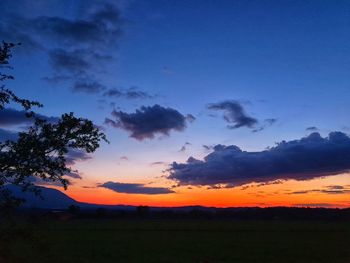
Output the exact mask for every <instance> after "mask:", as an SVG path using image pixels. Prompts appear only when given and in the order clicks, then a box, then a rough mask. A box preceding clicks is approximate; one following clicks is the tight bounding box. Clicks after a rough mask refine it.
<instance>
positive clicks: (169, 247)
mask: <svg viewBox="0 0 350 263" xmlns="http://www.w3.org/2000/svg"><path fill="white" fill-rule="evenodd" d="M12 231H14V232H12V234H11V235H12V236H11V237H10V238H9V239H8V240H7V241H4V240H2V242H3V243H2V244H0V245H1V247H0V248H1V250H0V251H1V252H0V253H1V256H0V262H1V261H2V262H21V263H22V262H50V263H54V262H60V263H61V262H74V263H77V262H138V263H139V262H181V263H185V262H239V263H241V262H243V263H244V262H257V263H264V262H268V263H273V262H276V263H288V262H293V263H297V262H298V263H302V262H305V263H312V262H317V263H320V262H325V263H337V262H339V263H349V262H350V222H320V221H316V222H315V221H308V222H296V221H293V222H290V221H288V222H278V221H259V222H256V221H224V220H165V219H164V220H136V219H133V220H73V221H68V222H57V221H50V222H46V223H40V224H32V225H27V226H25V227H24V226H22V227H21V228H20V229H18V228H17V229H16V230H12Z"/></svg>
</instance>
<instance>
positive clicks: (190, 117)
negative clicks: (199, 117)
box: [186, 114, 196, 123]
mask: <svg viewBox="0 0 350 263" xmlns="http://www.w3.org/2000/svg"><path fill="white" fill-rule="evenodd" d="M186 120H187V121H189V122H190V123H192V122H194V121H195V120H196V117H194V116H193V115H192V114H187V115H186Z"/></svg>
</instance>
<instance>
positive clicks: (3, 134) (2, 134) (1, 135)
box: [0, 128, 18, 142]
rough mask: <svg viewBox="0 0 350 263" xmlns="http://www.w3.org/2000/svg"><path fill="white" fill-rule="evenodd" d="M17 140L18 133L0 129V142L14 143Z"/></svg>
mask: <svg viewBox="0 0 350 263" xmlns="http://www.w3.org/2000/svg"><path fill="white" fill-rule="evenodd" d="M17 138H18V133H17V132H14V131H10V130H6V129H1V128H0V142H4V141H7V140H9V141H16V140H17Z"/></svg>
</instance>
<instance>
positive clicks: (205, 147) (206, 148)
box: [202, 144, 214, 151]
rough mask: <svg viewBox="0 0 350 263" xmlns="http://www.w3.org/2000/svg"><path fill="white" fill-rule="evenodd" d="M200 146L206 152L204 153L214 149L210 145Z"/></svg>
mask: <svg viewBox="0 0 350 263" xmlns="http://www.w3.org/2000/svg"><path fill="white" fill-rule="evenodd" d="M202 146H203V148H204V150H206V151H211V150H212V149H213V148H214V146H212V145H206V144H203V145H202Z"/></svg>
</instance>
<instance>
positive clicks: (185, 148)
mask: <svg viewBox="0 0 350 263" xmlns="http://www.w3.org/2000/svg"><path fill="white" fill-rule="evenodd" d="M189 145H191V143H189V142H185V144H184V145H183V146H182V147H181V149H180V150H179V152H185V151H186V150H187V146H189Z"/></svg>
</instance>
